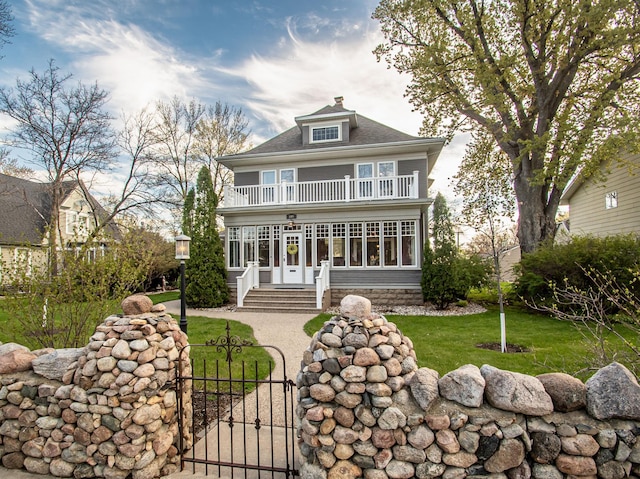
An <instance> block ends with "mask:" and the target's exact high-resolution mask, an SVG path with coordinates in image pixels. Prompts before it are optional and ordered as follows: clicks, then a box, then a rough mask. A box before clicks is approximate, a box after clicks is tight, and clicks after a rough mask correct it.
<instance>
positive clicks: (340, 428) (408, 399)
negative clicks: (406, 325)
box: [297, 296, 640, 479]
mask: <svg viewBox="0 0 640 479" xmlns="http://www.w3.org/2000/svg"><path fill="white" fill-rule="evenodd" d="M297 385H298V388H299V389H298V399H299V401H298V406H297V415H298V418H299V420H300V421H299V436H300V450H301V453H302V455H303V459H304V463H303V465H302V467H301V471H302V476H303V477H308V478H311V477H313V478H324V477H328V478H329V479H338V478H340V479H349V478H355V477H362V476H363V477H364V478H366V479H387V478H411V477H417V478H419V479H425V478H437V477H442V478H444V479H462V478H465V477H478V478H479V477H492V478H497V479H500V478H504V479H506V478H509V479H529V478H530V477H533V478H536V479H561V478H563V477H566V478H578V477H584V478H595V477H601V478H603V479H623V478H625V477H639V476H640V441H639V440H638V439H637V438H638V435H640V386H638V382H637V380H636V378H635V377H634V376H633V375H632V374H631V373H630V372H629V371H628V370H627V369H626V368H625V367H624V366H622V365H620V364H617V363H613V364H611V365H609V366H607V367H605V368H603V369H601V370H600V371H598V372H597V373H596V374H595V375H594V376H593V377H592V378H591V379H589V380H588V381H587V383H586V384H584V383H582V382H581V381H579V380H578V379H575V378H573V377H572V376H569V375H566V374H562V373H550V374H544V375H541V376H538V377H532V376H527V375H523V374H519V373H514V372H509V371H503V370H500V369H497V368H494V367H491V366H488V365H485V366H483V367H482V368H478V367H476V366H473V365H466V366H462V367H461V368H459V369H457V370H455V371H452V372H450V373H448V374H446V375H444V376H443V377H439V375H438V373H437V372H436V371H434V370H432V369H428V368H418V367H417V364H416V355H415V352H414V350H413V344H412V342H411V340H410V339H409V338H408V337H406V336H404V335H403V334H402V333H401V332H400V331H399V330H398V329H397V327H396V326H395V325H394V324H393V323H391V322H388V321H387V320H386V319H385V318H384V317H381V316H378V315H376V314H372V313H371V303H370V302H369V301H368V300H367V299H365V298H361V297H357V296H347V297H345V298H344V299H343V301H342V303H341V315H340V316H336V317H334V318H332V319H331V320H330V321H328V322H327V323H325V325H324V327H323V328H322V329H321V330H320V331H319V332H318V333H316V335H315V336H314V338H313V340H312V341H311V344H310V346H309V348H308V349H307V350H306V351H305V352H304V356H303V362H302V370H301V371H300V373H299V374H298V377H297Z"/></svg>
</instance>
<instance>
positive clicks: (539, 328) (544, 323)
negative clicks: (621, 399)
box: [305, 308, 594, 379]
mask: <svg viewBox="0 0 640 479" xmlns="http://www.w3.org/2000/svg"><path fill="white" fill-rule="evenodd" d="M386 317H387V319H388V320H389V321H391V322H394V323H395V324H396V325H397V326H398V327H399V328H400V330H401V331H402V333H403V334H404V335H406V336H408V337H409V338H410V339H411V340H412V341H413V345H414V349H415V352H416V356H417V358H418V364H419V366H420V367H428V368H431V369H435V370H436V371H438V372H439V373H440V375H443V374H446V373H447V372H449V371H452V370H454V369H456V368H458V367H460V366H462V365H464V364H475V365H476V366H478V367H480V366H482V365H483V364H490V365H492V366H495V367H497V368H500V369H507V370H510V371H515V372H520V373H524V374H530V375H537V374H542V373H547V372H566V373H569V374H574V375H576V374H577V375H578V377H580V378H581V379H586V377H588V376H590V375H591V374H593V372H594V371H590V372H588V373H584V372H582V369H583V368H585V367H586V366H587V364H588V362H587V360H586V359H587V358H586V355H587V353H586V348H585V346H586V345H585V343H584V342H583V337H582V335H581V334H580V332H579V331H578V330H577V329H576V327H575V326H574V325H573V324H571V323H568V322H563V321H559V320H557V319H553V318H551V317H549V316H544V315H540V314H531V313H529V312H525V311H522V310H519V309H515V308H509V309H507V311H506V337H507V343H509V344H516V345H519V346H522V347H524V348H526V349H528V351H529V352H522V353H501V352H500V351H491V350H488V349H482V348H479V347H477V346H476V345H478V344H482V343H498V344H499V343H500V319H499V315H498V311H497V310H496V309H492V310H489V311H487V312H485V313H481V314H474V315H466V316H396V315H387V316H386ZM330 318H331V315H329V314H322V315H320V316H318V317H316V318H314V319H312V320H311V321H309V322H308V323H307V324H306V325H305V332H306V333H307V334H309V335H312V334H313V333H314V332H315V331H317V330H318V329H319V328H320V327H322V325H323V324H324V322H325V321H327V320H329V319H330Z"/></svg>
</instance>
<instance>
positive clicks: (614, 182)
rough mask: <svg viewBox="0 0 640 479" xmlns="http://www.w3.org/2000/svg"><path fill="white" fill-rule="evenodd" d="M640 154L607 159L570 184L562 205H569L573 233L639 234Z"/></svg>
mask: <svg viewBox="0 0 640 479" xmlns="http://www.w3.org/2000/svg"><path fill="white" fill-rule="evenodd" d="M639 168H640V155H637V154H636V155H627V156H625V157H624V158H623V161H622V162H618V161H615V160H614V161H612V162H604V163H603V164H602V165H600V172H599V173H598V174H596V175H594V176H591V177H589V178H586V179H585V178H584V177H582V176H580V175H578V176H577V177H576V178H575V179H574V180H573V181H571V182H570V183H569V185H568V186H567V188H566V189H565V191H564V193H563V194H562V198H561V199H560V204H561V205H567V206H568V207H569V225H570V233H571V235H573V236H575V235H594V236H607V235H615V234H624V233H640V169H639Z"/></svg>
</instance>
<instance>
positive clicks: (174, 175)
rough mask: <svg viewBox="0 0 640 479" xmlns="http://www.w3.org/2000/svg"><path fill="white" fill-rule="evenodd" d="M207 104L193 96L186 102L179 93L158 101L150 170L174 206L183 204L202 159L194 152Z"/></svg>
mask: <svg viewBox="0 0 640 479" xmlns="http://www.w3.org/2000/svg"><path fill="white" fill-rule="evenodd" d="M204 112H205V106H204V105H202V104H201V103H198V102H196V101H195V100H191V101H190V102H189V103H185V102H183V101H182V100H180V99H179V98H178V97H177V96H176V97H173V99H172V100H171V101H170V102H168V103H167V102H163V101H158V102H157V103H156V109H155V114H156V121H157V124H156V126H155V129H154V135H155V137H154V145H153V148H152V151H151V152H150V154H149V155H148V163H149V164H150V170H149V172H150V174H151V175H152V176H153V179H154V181H155V184H156V187H157V188H158V189H160V190H161V191H162V195H163V197H164V201H165V203H166V204H168V205H169V206H170V207H171V208H174V209H176V208H178V209H179V208H182V204H183V203H184V199H185V198H186V196H187V193H188V192H189V188H191V185H192V183H194V181H195V178H196V176H197V174H198V170H199V169H200V167H201V166H202V163H201V162H200V161H199V160H198V158H197V156H196V154H195V152H194V141H195V135H196V126H197V124H198V122H199V121H200V119H201V118H202V116H203V115H204Z"/></svg>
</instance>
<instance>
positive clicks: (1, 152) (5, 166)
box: [0, 147, 33, 180]
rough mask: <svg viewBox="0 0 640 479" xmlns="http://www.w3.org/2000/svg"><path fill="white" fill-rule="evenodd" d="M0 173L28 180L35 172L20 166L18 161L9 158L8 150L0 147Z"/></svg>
mask: <svg viewBox="0 0 640 479" xmlns="http://www.w3.org/2000/svg"><path fill="white" fill-rule="evenodd" d="M0 173H2V174H3V175H9V176H15V177H16V178H22V179H25V180H26V179H28V178H29V177H30V176H32V175H33V170H32V169H31V168H27V167H26V166H22V165H20V164H19V163H18V160H16V159H15V158H12V157H10V156H9V150H8V149H7V148H4V147H0Z"/></svg>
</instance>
